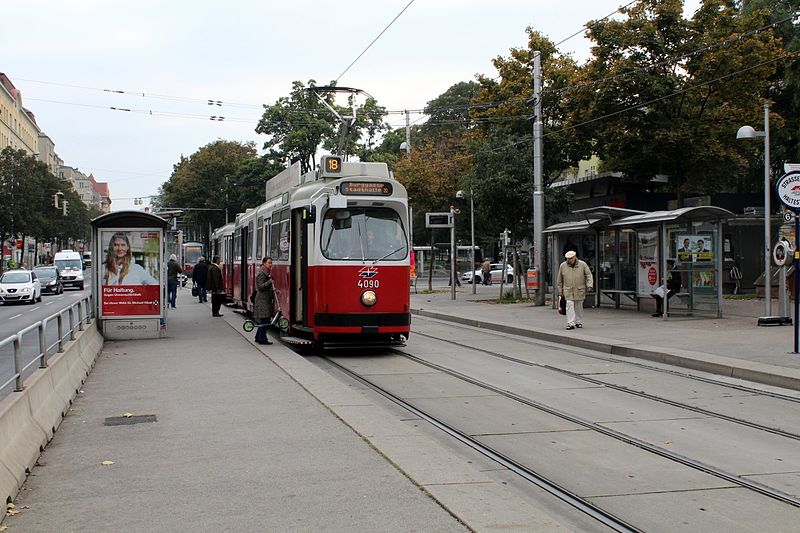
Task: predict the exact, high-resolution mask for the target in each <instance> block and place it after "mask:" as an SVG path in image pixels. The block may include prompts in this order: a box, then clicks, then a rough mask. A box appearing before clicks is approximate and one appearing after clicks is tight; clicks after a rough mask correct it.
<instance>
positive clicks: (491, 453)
mask: <svg viewBox="0 0 800 533" xmlns="http://www.w3.org/2000/svg"><path fill="white" fill-rule="evenodd" d="M321 358H322V359H324V360H325V361H327V362H328V363H329V364H331V365H332V366H334V367H335V368H337V369H338V370H340V371H341V372H343V373H345V374H346V375H348V376H350V377H351V378H352V379H355V380H356V381H358V382H359V383H361V384H362V385H364V386H366V387H369V388H370V389H372V390H374V391H375V392H377V393H378V394H380V395H382V396H383V397H385V398H387V399H389V400H391V401H392V402H394V403H396V404H397V405H399V406H400V407H402V408H404V409H406V410H408V411H409V412H411V413H413V414H414V415H416V416H418V417H420V418H422V419H423V420H425V421H426V422H428V423H430V424H431V425H433V426H434V427H436V428H438V429H440V430H441V431H444V432H445V433H447V434H448V435H450V436H451V437H453V438H455V439H456V440H458V441H459V442H461V443H463V444H465V445H467V446H469V447H470V448H472V449H473V450H475V451H477V452H478V453H481V454H483V455H484V456H486V457H488V458H489V459H491V460H493V461H495V462H497V463H499V464H501V465H502V466H504V467H505V468H507V469H509V470H511V471H512V472H514V473H516V474H517V475H519V476H521V477H523V478H524V479H525V480H527V481H529V482H531V483H533V484H534V485H536V486H537V487H539V488H541V489H543V490H545V491H546V492H548V493H549V494H551V495H553V496H555V497H556V498H558V499H559V500H561V501H563V502H565V503H567V504H569V505H570V506H572V507H574V508H575V509H577V510H579V511H581V512H582V513H585V514H586V515H588V516H590V517H591V518H593V519H595V520H597V521H598V522H600V523H602V524H604V525H606V526H608V527H609V528H611V529H613V530H614V531H620V532H640V531H642V530H640V529H638V528H636V527H634V526H632V525H630V524H628V523H627V522H625V521H624V520H622V519H620V518H618V517H617V516H615V515H613V514H611V513H609V512H608V511H605V510H604V509H602V508H600V507H598V506H596V505H594V504H593V503H591V502H589V501H588V500H585V499H584V498H581V497H580V496H578V495H577V494H575V493H573V492H571V491H569V490H568V489H566V488H564V487H562V486H560V485H558V484H557V483H555V482H554V481H552V480H550V479H547V478H546V477H544V476H542V475H541V474H538V473H536V472H535V471H534V470H532V469H530V468H528V467H526V466H524V465H522V464H521V463H518V462H516V461H514V460H513V459H511V458H509V457H507V456H505V455H503V454H502V453H500V452H498V451H496V450H494V449H492V448H491V447H489V446H487V445H485V444H483V443H481V442H479V441H477V440H475V439H473V438H472V437H470V436H469V435H467V434H466V433H464V432H462V431H459V430H458V429H455V428H454V427H452V426H450V425H448V424H447V423H446V422H443V421H441V420H439V419H437V418H435V417H434V416H432V415H430V414H428V413H426V412H425V411H422V410H421V409H419V408H417V407H415V406H413V405H411V404H410V403H408V402H406V401H405V400H403V399H402V398H400V397H398V396H396V395H394V394H392V393H391V392H389V391H387V390H386V389H384V388H383V387H381V386H379V385H376V384H375V383H372V382H371V381H369V380H367V379H365V378H363V377H362V376H360V375H358V374H356V373H355V372H353V371H352V370H350V369H349V368H347V367H345V366H342V365H340V364H339V363H337V362H336V361H333V360H332V359H330V358H329V357H326V356H321Z"/></svg>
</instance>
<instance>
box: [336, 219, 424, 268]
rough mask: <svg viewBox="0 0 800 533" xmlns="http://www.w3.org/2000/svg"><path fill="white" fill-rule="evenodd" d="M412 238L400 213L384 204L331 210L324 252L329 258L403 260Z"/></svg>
mask: <svg viewBox="0 0 800 533" xmlns="http://www.w3.org/2000/svg"><path fill="white" fill-rule="evenodd" d="M407 243H408V241H407V238H406V234H405V230H404V228H403V224H402V222H401V220H400V216H399V215H398V214H397V212H395V211H393V210H391V209H388V208H385V207H383V208H381V207H351V208H348V209H329V210H328V211H327V212H326V213H325V219H324V220H323V222H322V242H321V249H322V254H323V255H324V256H325V257H326V258H328V259H339V260H349V261H352V260H373V261H374V260H385V261H402V260H403V259H405V258H406V257H407V256H408V244H407Z"/></svg>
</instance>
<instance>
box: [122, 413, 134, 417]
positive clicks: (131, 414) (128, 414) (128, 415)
mask: <svg viewBox="0 0 800 533" xmlns="http://www.w3.org/2000/svg"><path fill="white" fill-rule="evenodd" d="M122 416H124V417H125V418H130V417H132V416H133V413H122Z"/></svg>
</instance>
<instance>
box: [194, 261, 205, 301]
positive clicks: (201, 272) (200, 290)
mask: <svg viewBox="0 0 800 533" xmlns="http://www.w3.org/2000/svg"><path fill="white" fill-rule="evenodd" d="M207 278H208V264H206V258H205V257H202V256H201V257H200V259H199V260H198V261H197V264H196V265H195V266H194V269H193V270H192V283H194V285H195V286H196V287H197V298H198V299H199V300H200V303H203V302H207V301H208V298H207V295H206V279H207Z"/></svg>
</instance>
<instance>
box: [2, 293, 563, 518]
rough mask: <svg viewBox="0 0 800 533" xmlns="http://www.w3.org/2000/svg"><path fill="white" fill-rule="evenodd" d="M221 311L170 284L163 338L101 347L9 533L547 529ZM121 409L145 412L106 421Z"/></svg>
mask: <svg viewBox="0 0 800 533" xmlns="http://www.w3.org/2000/svg"><path fill="white" fill-rule="evenodd" d="M223 313H224V314H225V316H224V317H223V318H212V317H211V310H210V308H209V307H208V306H207V305H201V304H199V303H197V302H196V301H195V299H193V298H191V297H190V296H189V291H186V290H182V291H180V292H179V297H178V307H177V309H174V310H173V309H170V318H169V322H168V331H167V337H166V338H162V339H155V340H139V341H117V342H107V343H106V344H105V347H104V350H103V353H102V354H101V355H100V356H99V358H98V361H97V363H96V365H95V367H94V369H93V371H92V373H91V374H90V375H89V378H88V379H87V381H86V383H85V384H84V387H83V390H82V391H81V394H79V396H78V397H77V398H76V399H75V401H74V403H73V405H72V408H71V410H70V412H69V414H68V415H67V417H66V418H65V419H64V421H63V422H62V424H61V426H60V428H59V429H58V431H57V432H56V434H55V436H54V438H53V440H52V441H51V442H50V444H49V445H48V446H47V448H46V449H45V451H44V453H43V454H42V456H41V457H40V459H39V461H38V463H37V466H36V467H35V468H34V469H33V471H32V473H31V475H30V476H29V477H28V479H27V481H26V483H25V485H24V487H23V488H22V490H21V491H20V493H19V494H18V496H17V498H16V499H15V501H14V503H15V505H16V509H15V510H16V511H18V514H16V515H15V516H8V517H6V519H5V521H4V525H5V526H7V527H8V532H9V533H13V532H16V531H20V532H22V531H37V532H43V531H54V532H55V531H59V532H60V531H87V532H94V531H98V532H99V531H103V532H116V531H119V532H123V531H124V532H130V531H437V532H439V531H466V530H467V529H466V528H465V526H464V524H469V527H470V528H473V529H475V530H487V529H496V528H498V527H500V526H502V527H503V528H504V529H510V530H530V529H539V530H547V531H550V530H553V529H557V528H558V527H559V524H558V522H557V521H555V520H553V519H552V518H551V517H550V516H549V515H548V513H547V512H546V511H543V510H542V509H541V508H540V507H539V504H537V503H535V502H532V501H528V500H523V499H521V498H520V497H519V496H518V495H516V494H515V493H513V492H511V491H510V490H509V488H508V487H506V486H504V484H503V483H501V482H499V481H498V480H497V479H494V478H490V477H488V475H487V474H486V473H485V472H486V471H488V470H491V469H492V468H494V464H493V463H491V462H490V461H489V460H488V459H485V458H481V457H479V456H477V454H476V453H474V452H465V451H463V450H461V449H460V448H458V449H455V450H454V449H453V448H452V447H451V446H452V445H444V444H442V443H441V442H439V441H438V440H437V439H435V438H432V437H431V435H430V434H428V433H426V431H424V430H423V429H424V428H422V427H419V426H425V424H420V421H419V419H416V418H415V417H412V416H409V414H408V413H407V412H406V411H404V410H402V409H400V408H399V407H396V406H394V404H387V402H386V401H384V400H383V399H382V398H381V397H378V396H374V397H373V396H371V395H370V394H368V393H367V392H366V391H363V390H361V389H360V388H359V387H352V386H348V385H346V384H344V383H343V382H341V381H340V380H338V379H336V378H334V377H333V376H331V375H330V374H329V373H327V372H326V371H324V370H322V369H321V368H319V367H317V366H316V365H314V364H313V363H312V362H311V361H309V360H307V359H305V358H303V357H301V356H299V355H297V354H295V353H294V352H292V351H291V350H289V349H288V348H287V347H285V346H283V345H282V344H280V343H278V342H275V343H274V344H273V345H271V346H257V345H255V344H253V339H252V337H253V334H252V333H251V334H248V335H246V336H245V334H244V333H243V332H242V318H241V317H240V316H238V315H237V314H235V313H234V312H233V311H232V310H231V309H225V308H223ZM125 413H131V414H132V415H134V416H135V417H136V416H140V415H155V416H156V418H157V421H155V422H141V423H136V424H132V425H112V426H109V425H105V424H104V422H105V421H106V419H107V418H109V417H122V421H124V420H130V421H134V420H136V419H135V418H129V419H126V418H124V417H123V415H124V414H125ZM106 461H110V462H113V464H105V465H104V464H103V462H106Z"/></svg>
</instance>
